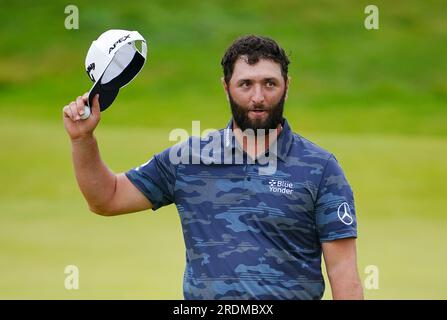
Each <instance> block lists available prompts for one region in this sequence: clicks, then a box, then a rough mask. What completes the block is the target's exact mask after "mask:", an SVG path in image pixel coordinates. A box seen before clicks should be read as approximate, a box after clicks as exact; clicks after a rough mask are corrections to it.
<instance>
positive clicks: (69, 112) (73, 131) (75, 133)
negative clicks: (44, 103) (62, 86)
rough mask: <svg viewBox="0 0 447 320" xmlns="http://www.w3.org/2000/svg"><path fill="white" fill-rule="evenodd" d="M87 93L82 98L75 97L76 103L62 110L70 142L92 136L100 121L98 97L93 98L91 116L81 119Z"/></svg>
mask: <svg viewBox="0 0 447 320" xmlns="http://www.w3.org/2000/svg"><path fill="white" fill-rule="evenodd" d="M87 100H88V92H87V93H85V94H84V95H83V96H82V97H77V99H76V102H74V101H72V102H70V104H68V105H66V106H65V107H64V108H63V115H64V126H65V130H67V133H68V135H69V136H70V139H71V140H77V139H80V138H83V137H90V136H93V131H94V130H95V128H96V126H97V125H98V123H99V120H100V119H101V112H100V109H99V95H98V94H97V95H96V96H95V97H94V98H93V107H92V110H91V115H90V117H88V118H87V119H85V120H82V119H81V116H82V115H83V114H84V106H86V105H87Z"/></svg>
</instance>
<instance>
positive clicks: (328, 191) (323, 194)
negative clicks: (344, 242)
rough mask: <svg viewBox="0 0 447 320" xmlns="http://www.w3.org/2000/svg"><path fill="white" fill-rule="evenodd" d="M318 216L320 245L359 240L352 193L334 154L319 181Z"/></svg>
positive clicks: (316, 211)
mask: <svg viewBox="0 0 447 320" xmlns="http://www.w3.org/2000/svg"><path fill="white" fill-rule="evenodd" d="M315 215H316V223H317V230H318V236H319V238H320V242H326V241H332V240H336V239H342V238H352V237H354V238H356V237H357V219H356V214H355V207H354V196H353V192H352V189H351V186H350V185H349V183H348V181H347V179H346V177H345V174H344V172H343V170H342V168H341V167H340V165H339V164H338V162H337V159H336V158H335V157H334V156H333V155H331V157H330V158H329V159H328V161H327V164H326V167H325V169H324V172H323V176H322V179H321V181H320V186H319V189H318V194H317V199H316V203H315Z"/></svg>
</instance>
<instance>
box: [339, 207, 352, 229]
mask: <svg viewBox="0 0 447 320" xmlns="http://www.w3.org/2000/svg"><path fill="white" fill-rule="evenodd" d="M337 214H338V218H339V219H340V221H341V222H343V223H344V224H345V225H347V226H349V225H351V224H352V223H353V222H354V218H353V217H352V214H351V208H349V204H348V203H347V202H343V203H342V204H341V205H340V206H339V207H338V210H337Z"/></svg>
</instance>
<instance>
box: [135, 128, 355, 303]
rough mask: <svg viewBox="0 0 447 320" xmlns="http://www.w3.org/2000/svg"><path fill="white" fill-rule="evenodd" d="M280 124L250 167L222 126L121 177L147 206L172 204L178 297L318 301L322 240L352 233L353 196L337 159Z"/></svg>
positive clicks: (339, 237)
mask: <svg viewBox="0 0 447 320" xmlns="http://www.w3.org/2000/svg"><path fill="white" fill-rule="evenodd" d="M282 125H283V129H282V131H281V133H280V134H279V136H278V139H277V140H276V142H275V143H274V145H273V146H274V147H270V150H268V152H266V153H265V154H264V155H263V156H261V157H259V158H258V159H256V160H254V161H253V160H252V161H249V160H250V158H249V157H248V156H247V154H246V153H245V152H243V151H242V148H241V146H240V145H239V144H238V143H237V141H236V140H235V139H234V136H233V134H232V121H230V123H229V125H228V126H227V128H225V129H222V130H219V131H216V132H214V134H213V138H212V139H209V138H208V139H200V138H198V137H191V138H190V139H188V140H187V141H186V142H183V143H181V144H177V145H176V146H173V147H171V148H168V149H166V150H165V151H163V152H161V153H159V154H157V155H155V156H154V157H152V158H151V159H150V160H149V161H148V162H147V163H145V164H143V165H142V166H140V167H137V168H134V169H131V170H129V171H128V172H126V176H127V177H128V178H129V180H130V181H131V182H132V183H133V184H134V185H135V186H136V187H137V188H138V189H139V190H140V191H141V192H142V193H143V194H144V195H145V196H146V197H147V198H148V199H149V200H150V202H151V203H152V204H153V210H157V209H158V208H160V207H162V206H165V205H169V204H171V203H175V204H176V206H177V209H178V212H179V215H180V219H181V224H182V229H183V235H184V240H185V246H186V268H185V273H184V279H183V291H184V297H185V299H320V298H321V297H322V295H323V292H324V287H325V285H324V280H323V276H322V272H321V254H322V248H321V243H322V242H326V241H332V240H336V239H342V238H350V237H357V222H356V218H355V209H354V199H353V194H352V190H351V187H350V185H349V183H348V181H347V179H346V177H345V175H344V173H343V171H342V169H341V167H340V165H339V164H338V162H337V160H336V158H335V157H334V156H333V155H332V154H331V153H330V152H328V151H326V150H324V149H322V148H320V147H319V146H317V145H316V144H314V143H312V142H310V141H309V140H306V139H305V138H303V137H301V136H300V135H298V134H296V133H293V132H292V130H291V128H290V126H289V124H288V123H287V120H285V119H283V123H282ZM211 140H213V141H212V142H213V143H211ZM218 140H219V141H218ZM213 146H214V148H213ZM198 150H199V151H198ZM180 155H181V157H180ZM241 158H242V160H243V161H239V160H241ZM266 159H274V160H275V162H273V160H272V161H270V162H269V163H268V164H266ZM228 160H230V161H228ZM269 166H270V167H274V170H273V171H272V170H270V171H269V170H267V171H266V168H267V167H269ZM266 172H267V173H266Z"/></svg>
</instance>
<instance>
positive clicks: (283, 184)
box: [269, 179, 293, 194]
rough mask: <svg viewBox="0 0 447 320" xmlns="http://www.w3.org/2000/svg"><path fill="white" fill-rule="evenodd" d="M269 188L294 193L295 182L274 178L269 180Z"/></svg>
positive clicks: (274, 190) (276, 191) (278, 191)
mask: <svg viewBox="0 0 447 320" xmlns="http://www.w3.org/2000/svg"><path fill="white" fill-rule="evenodd" d="M269 190H270V192H274V193H284V194H292V192H293V183H292V182H288V181H282V180H275V179H272V180H270V181H269Z"/></svg>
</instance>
